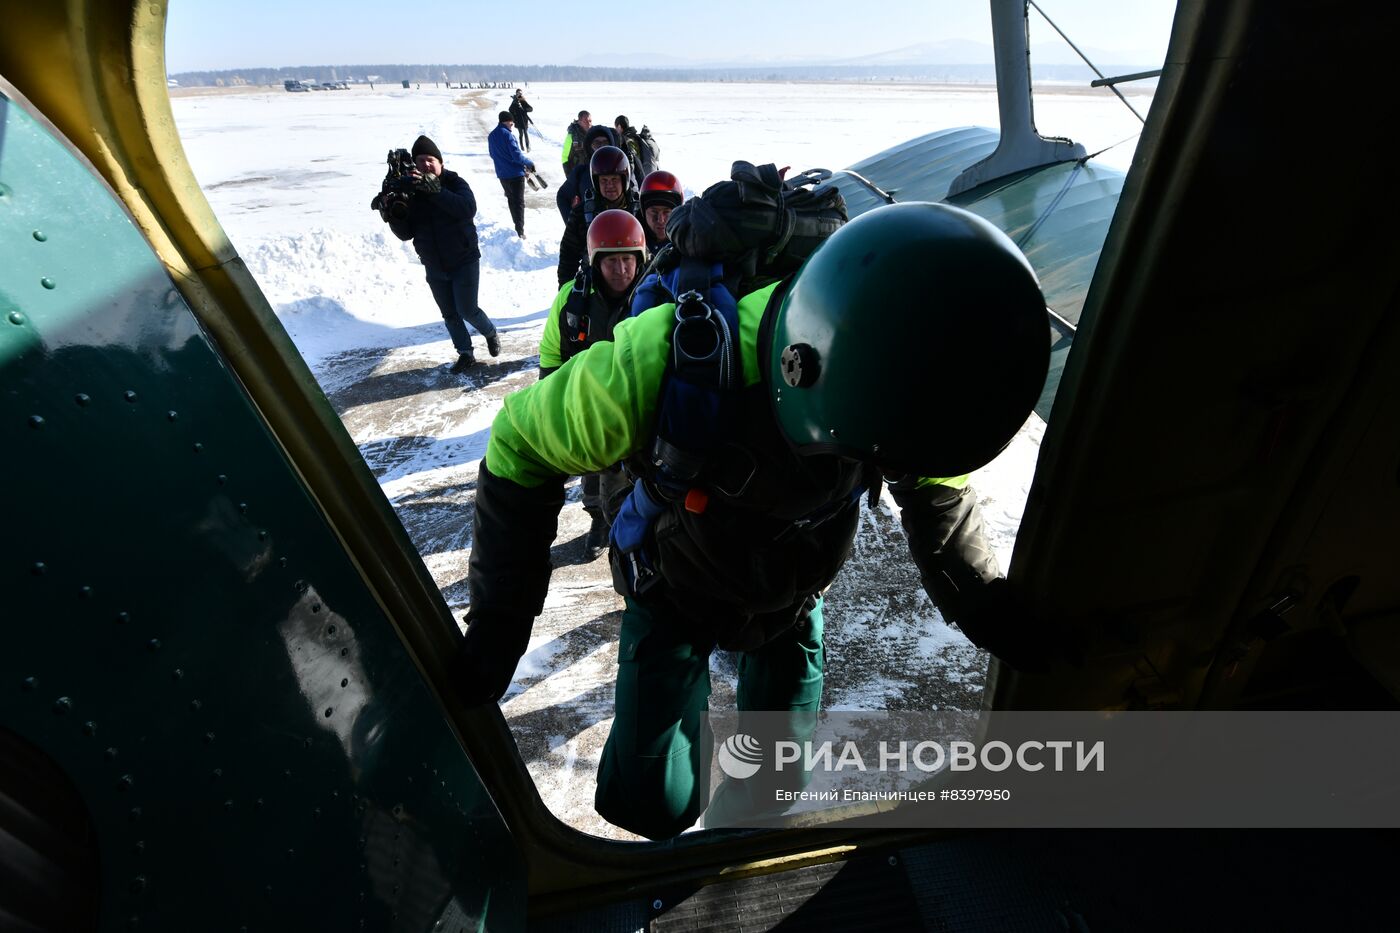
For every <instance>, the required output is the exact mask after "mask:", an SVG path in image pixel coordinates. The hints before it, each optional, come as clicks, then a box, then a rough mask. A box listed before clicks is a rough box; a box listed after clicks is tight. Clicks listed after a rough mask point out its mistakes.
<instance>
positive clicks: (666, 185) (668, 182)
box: [637, 171, 685, 256]
mask: <svg viewBox="0 0 1400 933" xmlns="http://www.w3.org/2000/svg"><path fill="white" fill-rule="evenodd" d="M637 198H638V201H639V202H640V204H641V207H642V225H643V226H644V227H645V228H646V234H647V252H648V253H649V254H650V255H652V256H655V255H656V253H657V251H658V250H660V249H661V247H662V246H665V245H666V243H667V242H669V241H670V237H669V236H667V234H666V222H667V221H668V220H670V219H671V212H672V211H674V210H675V209H676V208H678V207H680V206H681V202H682V201H684V200H685V189H684V188H682V187H681V180H680V179H679V178H677V177H676V176H675V175H673V174H671V173H670V172H666V171H656V172H652V173H651V174H650V175H648V176H647V177H646V178H643V179H642V187H641V190H640V191H639V192H638V195H637Z"/></svg>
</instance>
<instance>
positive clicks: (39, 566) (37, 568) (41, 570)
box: [29, 560, 49, 577]
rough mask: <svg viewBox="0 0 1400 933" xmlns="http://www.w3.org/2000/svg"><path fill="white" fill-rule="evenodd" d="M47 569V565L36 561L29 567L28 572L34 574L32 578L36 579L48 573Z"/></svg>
mask: <svg viewBox="0 0 1400 933" xmlns="http://www.w3.org/2000/svg"><path fill="white" fill-rule="evenodd" d="M48 569H49V565H48V564H46V563H44V562H43V561H41V560H36V561H35V562H34V563H33V564H32V565H30V567H29V572H30V573H32V574H34V576H36V577H42V576H43V575H44V574H45V573H46V572H48Z"/></svg>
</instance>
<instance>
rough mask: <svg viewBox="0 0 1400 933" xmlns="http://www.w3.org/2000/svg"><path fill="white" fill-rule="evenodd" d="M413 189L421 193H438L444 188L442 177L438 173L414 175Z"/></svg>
mask: <svg viewBox="0 0 1400 933" xmlns="http://www.w3.org/2000/svg"><path fill="white" fill-rule="evenodd" d="M413 190H414V191H416V192H418V193H419V194H437V193H438V192H439V191H441V190H442V179H440V178H438V177H437V176H436V175H417V176H414V178H413Z"/></svg>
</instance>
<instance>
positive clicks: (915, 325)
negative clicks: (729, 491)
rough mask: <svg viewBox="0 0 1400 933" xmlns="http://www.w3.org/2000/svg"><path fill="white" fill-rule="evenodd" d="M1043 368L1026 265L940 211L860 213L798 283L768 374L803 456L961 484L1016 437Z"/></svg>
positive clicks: (964, 215) (980, 224) (1039, 308)
mask: <svg viewBox="0 0 1400 933" xmlns="http://www.w3.org/2000/svg"><path fill="white" fill-rule="evenodd" d="M1049 362H1050V328H1049V324H1048V321H1047V317H1046V311H1045V299H1044V297H1043V296H1042V295H1041V293H1040V286H1039V284H1038V283H1037V282H1036V278H1035V273H1034V272H1033V271H1032V270H1031V267H1030V263H1028V262H1027V261H1026V258H1025V256H1023V255H1022V254H1021V251H1020V250H1019V249H1017V248H1016V245H1015V244H1014V243H1012V242H1011V240H1010V239H1009V238H1008V237H1007V236H1006V235H1005V234H1004V233H1002V232H1001V231H1000V230H998V229H997V228H996V227H994V226H992V225H991V224H990V223H988V222H987V221H985V220H983V219H982V218H980V217H978V216H977V215H975V214H971V213H969V212H967V211H964V210H961V209H959V208H956V207H950V206H948V205H946V204H928V203H907V204H895V205H890V206H888V207H880V208H876V209H874V210H871V211H869V212H868V213H866V214H864V215H862V216H861V217H859V218H857V219H856V220H854V221H852V222H851V223H849V224H846V225H845V226H844V227H842V228H841V229H840V230H838V231H836V232H835V233H834V234H832V235H831V238H830V239H828V240H827V241H826V242H825V243H823V244H822V245H821V246H820V247H818V248H817V250H816V252H815V253H813V254H812V256H811V258H810V259H808V260H807V262H806V263H805V264H804V265H803V266H802V268H801V269H800V270H799V271H798V272H797V274H796V276H795V277H794V279H793V282H792V286H791V288H790V289H789V290H788V292H787V293H786V295H784V297H783V300H782V303H781V305H780V306H779V309H778V314H777V320H776V321H775V322H774V329H773V341H772V349H771V352H770V355H769V358H768V360H766V361H765V363H764V365H765V367H766V368H767V379H768V385H769V391H770V393H771V394H772V398H773V403H774V408H775V411H776V412H777V419H778V424H779V426H780V427H781V429H782V431H783V433H784V434H785V435H786V436H787V438H788V440H789V441H791V442H792V443H793V444H794V445H796V446H797V447H798V448H799V450H801V451H802V452H804V453H835V454H838V455H840V456H845V457H850V458H852V459H857V460H863V461H868V462H873V463H875V464H877V465H878V466H881V467H883V468H885V469H887V470H889V471H891V472H893V473H899V474H913V475H917V476H957V475H960V474H963V473H967V472H970V471H971V470H974V469H976V468H977V467H980V466H982V465H984V464H986V463H987V462H988V461H990V460H991V459H992V458H993V457H995V456H996V455H997V454H998V453H999V452H1001V450H1002V449H1003V448H1004V447H1005V446H1006V445H1007V444H1008V443H1009V442H1010V441H1011V438H1012V437H1014V436H1015V434H1016V432H1017V431H1018V430H1019V429H1020V428H1021V426H1022V424H1024V423H1025V420H1026V418H1027V417H1028V416H1029V415H1030V413H1031V410H1032V408H1033V407H1034V406H1035V403H1036V400H1037V399H1038V398H1039V397H1040V392H1041V389H1042V387H1043V386H1044V383H1045V375H1046V372H1047V370H1048V368H1049Z"/></svg>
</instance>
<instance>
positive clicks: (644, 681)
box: [455, 166, 1049, 839]
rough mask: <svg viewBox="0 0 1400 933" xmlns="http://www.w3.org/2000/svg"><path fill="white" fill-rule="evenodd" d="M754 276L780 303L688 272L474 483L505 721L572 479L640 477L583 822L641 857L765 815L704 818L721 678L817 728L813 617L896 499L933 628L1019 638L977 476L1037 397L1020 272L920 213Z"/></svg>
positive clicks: (509, 402) (1006, 254) (476, 572)
mask: <svg viewBox="0 0 1400 933" xmlns="http://www.w3.org/2000/svg"><path fill="white" fill-rule="evenodd" d="M763 170H764V171H766V170H771V173H770V174H771V176H772V178H773V179H774V180H776V179H777V177H778V175H777V170H776V169H773V167H772V166H764V167H763ZM708 194H709V192H708V191H707V195H708ZM703 197H704V196H702V197H697V198H693V199H692V200H691V201H689V202H687V203H686V204H685V205H684V206H683V207H682V208H680V209H679V211H678V212H685V211H688V210H690V209H693V208H694V206H695V205H696V203H697V202H700V201H702V200H703ZM841 214H842V215H843V216H844V205H843V206H842V210H841ZM686 216H688V215H686ZM711 216H713V215H711ZM683 219H684V218H683ZM731 226H732V225H731ZM671 230H672V234H673V236H672V240H673V242H675V243H676V244H677V246H678V247H683V246H684V245H685V242H684V241H682V240H681V239H680V238H678V237H677V236H676V231H677V224H676V219H675V218H673V222H672V224H671ZM757 253H758V255H759V258H758V260H757V262H756V265H754V266H750V273H752V274H750V275H747V276H746V277H744V279H743V281H746V282H748V283H749V284H752V283H755V282H761V281H762V280H763V278H764V277H765V273H767V278H768V282H769V284H766V285H764V286H763V287H759V288H757V289H755V290H752V291H748V290H747V287H746V286H744V285H740V286H739V287H738V291H739V292H740V293H741V295H742V297H740V299H739V300H738V301H737V303H736V302H734V301H733V299H732V297H730V295H731V294H732V291H731V289H730V288H729V287H728V286H726V285H724V284H723V282H722V281H721V274H722V273H723V272H724V270H723V269H717V268H715V267H713V266H712V265H710V264H709V263H706V262H696V261H693V258H692V261H689V262H682V264H681V265H680V266H679V267H678V271H677V272H676V278H675V279H674V280H673V282H672V284H673V285H674V286H675V288H674V289H673V290H672V294H675V295H678V296H680V302H679V306H677V305H676V304H671V303H668V304H664V305H661V306H658V307H655V308H652V309H651V310H649V311H646V312H644V313H642V314H640V315H638V316H636V317H633V318H629V319H627V320H625V321H622V322H621V323H620V324H618V326H617V327H616V328H615V330H614V332H613V339H612V340H611V341H604V342H601V343H597V344H595V345H593V346H592V347H590V348H589V349H587V350H585V351H584V352H581V353H579V354H577V355H576V356H574V357H573V358H572V359H571V360H569V361H568V362H567V363H565V364H564V365H563V366H562V367H561V368H560V369H559V370H557V371H556V372H555V373H554V374H553V375H552V376H550V378H548V379H544V380H542V381H540V382H538V383H536V384H534V385H532V386H530V387H528V388H526V389H523V390H521V391H519V392H516V393H514V394H512V395H510V396H508V397H507V398H506V400H505V403H504V407H503V409H502V411H501V412H500V413H499V415H498V416H497V417H496V420H495V423H494V425H493V427H492V430H491V439H490V444H489V447H488V450H487V453H486V456H485V458H484V459H483V461H482V464H481V469H480V473H479V477H478V485H477V493H476V509H475V518H474V526H473V547H472V555H471V560H470V572H469V576H468V586H469V590H470V595H471V608H470V611H469V612H468V614H467V623H468V628H467V631H466V635H465V638H464V640H463V642H462V644H461V648H460V651H459V654H458V657H457V659H456V662H455V677H456V683H457V687H458V690H459V692H460V695H461V697H462V698H463V699H464V700H465V701H466V702H468V703H480V702H488V701H494V700H496V699H499V698H500V697H501V696H502V695H503V694H504V693H505V691H506V690H507V688H508V687H509V685H510V682H511V678H512V674H513V672H514V670H515V667H516V664H517V662H518V661H519V659H520V657H521V655H522V654H523V653H524V651H525V648H526V645H527V643H528V640H529V635H530V629H531V625H532V623H533V620H534V618H535V617H536V616H537V615H539V613H540V611H541V609H542V607H543V603H544V599H545V595H546V591H547V589H548V584H549V576H550V558H549V552H550V546H551V544H552V542H553V540H554V537H555V533H556V529H557V519H558V514H559V510H560V508H561V506H562V504H563V501H564V491H563V478H564V476H566V475H568V474H581V473H586V472H588V471H591V470H599V469H602V468H604V467H606V466H608V465H609V464H612V463H616V462H618V461H625V462H626V463H627V464H628V468H629V470H631V471H632V472H633V473H634V475H635V476H636V478H637V479H636V483H635V485H634V487H633V490H632V493H631V494H630V495H629V496H628V498H627V499H626V500H625V502H623V504H622V506H621V509H620V511H619V513H618V515H617V517H616V520H615V521H614V523H613V527H612V542H611V543H612V548H611V562H612V568H613V577H614V584H615V586H617V587H618V589H619V591H620V592H622V593H623V595H624V602H625V608H624V612H623V619H622V628H621V633H620V639H619V651H618V675H617V685H616V717H615V719H614V722H613V726H612V731H611V732H610V734H609V736H608V739H607V743H606V745H605V747H604V750H603V753H602V760H601V762H600V764H599V770H598V789H597V796H596V798H595V806H596V808H597V810H598V812H599V813H600V814H601V815H602V816H603V817H604V818H606V819H607V820H609V821H610V822H612V823H614V824H616V825H618V826H621V827H623V828H625V829H628V830H630V831H632V832H635V833H638V834H640V835H643V836H646V837H649V838H653V839H661V838H668V837H671V836H674V835H676V834H677V833H680V832H682V831H683V830H685V829H686V828H687V827H688V826H690V825H691V824H692V823H694V822H695V820H696V818H697V817H698V816H699V815H700V813H701V812H702V811H703V810H705V808H706V805H707V803H708V804H709V813H708V814H707V815H706V820H707V822H713V823H719V824H723V823H724V822H726V820H727V819H728V818H729V817H730V816H732V815H733V814H736V813H737V814H742V813H745V812H759V811H760V810H761V809H762V808H763V806H764V804H763V802H762V801H756V800H754V799H750V796H751V794H752V792H751V791H747V790H745V788H744V785H743V782H738V781H732V780H727V781H726V782H725V783H724V784H723V785H722V786H721V788H720V789H719V790H718V791H717V792H716V794H715V796H714V799H713V800H710V795H709V774H710V757H711V752H712V748H711V747H710V741H709V737H708V736H709V734H708V731H707V727H706V726H705V724H704V719H703V714H704V713H705V711H706V709H707V705H708V697H709V692H710V690H709V660H708V659H709V656H710V654H711V652H712V651H713V650H714V649H715V648H716V647H720V648H726V649H729V650H735V651H740V652H742V654H741V657H740V662H739V686H738V704H739V708H740V709H741V710H778V711H791V712H796V713H803V712H808V713H815V712H816V711H817V710H818V709H819V708H820V702H821V691H822V683H823V672H824V668H825V649H824V646H823V621H822V594H823V592H824V591H825V590H826V588H827V587H828V586H829V585H830V583H831V582H832V580H833V579H834V578H835V576H836V575H837V573H838V571H839V570H840V568H841V566H842V564H843V563H844V562H845V559H846V556H847V555H848V554H849V552H850V548H851V544H852V540H853V538H854V535H855V530H856V525H857V519H858V515H859V503H860V500H861V499H862V498H871V499H872V500H873V499H874V498H875V497H876V496H877V495H878V491H879V489H880V486H881V483H882V482H883V481H884V480H885V479H890V480H892V481H894V486H893V493H894V496H895V499H896V501H897V502H898V503H899V504H900V506H901V508H902V512H903V515H902V521H903V524H904V527H905V529H906V531H907V532H908V538H909V547H910V551H911V554H912V556H913V559H914V561H915V563H916V565H917V566H918V568H919V570H920V572H921V576H922V579H923V582H924V586H925V589H926V590H927V591H928V593H929V595H930V596H931V597H932V598H933V600H934V601H935V602H936V603H937V605H938V607H939V609H940V610H941V611H942V613H943V615H944V617H945V618H946V619H948V620H950V621H952V622H955V623H957V624H958V625H960V626H961V627H962V628H963V631H964V632H965V633H966V634H967V635H968V637H969V638H971V639H972V640H973V641H974V642H976V643H978V644H981V645H983V646H984V647H987V648H989V650H991V651H992V652H993V653H995V654H997V655H999V656H1003V657H1005V656H1006V655H1014V654H1015V653H1016V652H1015V650H1014V649H1015V648H1016V647H1017V644H1018V643H1017V640H1016V639H1017V636H1018V635H1020V634H1021V633H1020V632H1019V631H1013V630H1014V629H1016V628H1017V624H1016V623H1017V621H1018V617H1017V616H1016V614H1015V613H1014V612H1011V611H1009V609H1008V606H1009V603H1010V600H1009V598H1008V596H1007V592H1008V591H1007V589H1006V586H1005V581H1004V580H1003V579H1002V578H1001V577H1000V575H999V572H998V569H997V564H996V560H995V558H994V557H993V555H992V554H991V553H990V551H989V550H988V549H987V547H986V543H985V541H984V540H983V536H982V525H981V518H980V515H979V512H978V509H977V505H976V498H975V496H974V495H973V494H972V491H971V489H970V488H969V487H968V486H967V485H966V476H965V474H966V473H967V472H969V471H971V470H973V469H975V468H977V467H979V466H981V465H983V464H985V463H987V462H988V461H990V460H991V459H992V458H993V457H994V456H995V455H996V454H997V453H998V452H999V451H1000V450H1001V449H1002V448H1003V447H1004V446H1005V445H1006V444H1007V443H1008V442H1009V441H1010V439H1011V437H1012V436H1013V435H1014V434H1015V433H1016V431H1017V430H1018V429H1019V428H1020V427H1021V425H1022V423H1023V422H1024V420H1025V419H1026V417H1027V416H1028V415H1029V413H1030V411H1031V409H1032V406H1033V405H1034V403H1035V401H1036V399H1037V397H1038V395H1039V392H1040V389H1041V386H1042V384H1043V382H1044V379H1045V375H1046V370H1047V365H1048V359H1049V339H1048V333H1047V329H1046V323H1045V305H1044V300H1043V298H1042V296H1041V293H1040V289H1039V287H1038V285H1037V283H1036V279H1035V275H1034V273H1033V272H1032V271H1031V268H1030V265H1029V264H1028V263H1027V261H1026V260H1025V258H1024V257H1023V256H1022V255H1021V253H1020V252H1019V251H1018V250H1017V249H1016V247H1015V246H1014V244H1012V242H1011V241H1010V240H1009V239H1008V238H1007V237H1006V236H1005V235H1003V234H1002V233H1001V232H1000V231H998V230H996V229H995V228H994V227H992V226H991V225H990V224H988V223H987V222H985V221H983V220H981V219H980V218H978V217H976V216H974V215H972V214H970V213H967V212H965V211H962V210H959V209H957V208H953V207H949V206H946V205H935V204H921V203H914V204H902V205H893V206H889V207H882V208H879V209H876V210H872V211H870V212H869V213H868V214H867V215H866V216H863V217H861V218H859V219H857V220H856V221H854V222H852V223H850V224H848V225H846V226H845V227H843V228H841V229H840V230H838V231H837V232H836V233H835V234H834V235H832V236H831V237H830V239H829V240H827V241H826V242H825V243H824V244H822V245H821V246H820V248H818V249H816V251H815V252H814V253H813V254H812V255H811V258H810V259H809V260H808V261H807V262H806V263H805V265H802V266H801V268H800V270H799V271H797V272H796V273H795V274H793V271H792V270H793V269H796V268H797V266H796V264H795V263H792V264H789V265H787V266H786V267H783V268H781V269H770V268H767V267H766V266H765V263H767V262H770V261H771V260H772V259H773V257H772V255H771V250H763V249H759V250H758V251H757ZM779 258H781V257H779ZM774 277H777V280H776V281H773V278H774ZM730 281H731V282H738V281H740V280H739V279H734V278H733V277H731V278H730ZM721 322H722V323H721ZM911 346H917V348H918V349H917V352H912V353H911V350H910V348H911ZM953 400H956V404H954V403H953ZM938 477H956V479H951V480H950V479H939V478H938ZM767 807H768V812H770V813H771V812H772V809H771V808H772V803H771V797H770V798H769V802H768V804H767ZM716 814H719V818H717V819H714V820H712V817H714V816H716Z"/></svg>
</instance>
